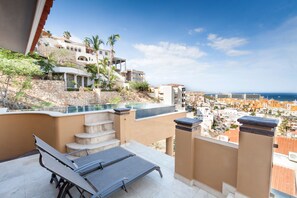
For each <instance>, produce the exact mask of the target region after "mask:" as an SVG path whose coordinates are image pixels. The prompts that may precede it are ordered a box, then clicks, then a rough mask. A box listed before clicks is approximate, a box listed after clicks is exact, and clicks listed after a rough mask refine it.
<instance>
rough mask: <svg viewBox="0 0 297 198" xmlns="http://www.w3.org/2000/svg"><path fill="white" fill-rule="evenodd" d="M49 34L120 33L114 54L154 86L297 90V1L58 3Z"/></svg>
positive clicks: (115, 0)
mask: <svg viewBox="0 0 297 198" xmlns="http://www.w3.org/2000/svg"><path fill="white" fill-rule="evenodd" d="M45 29H47V30H50V31H51V32H52V33H53V34H54V35H62V34H63V32H64V31H66V30H68V31H70V32H71V34H72V36H73V38H72V39H74V40H77V41H79V40H82V39H83V38H84V37H87V36H91V35H96V34H98V35H99V36H100V37H101V38H102V39H103V40H106V38H107V37H108V36H109V35H111V34H114V33H118V34H120V35H121V39H120V41H119V42H118V43H117V45H116V48H115V50H116V56H119V57H122V58H126V59H127V66H128V68H130V69H138V70H143V71H144V72H145V73H146V77H147V80H148V82H149V83H150V84H152V85H155V86H157V85H160V84H166V83H181V84H184V85H185V86H186V87H187V88H188V89H189V90H197V91H206V92H297V1H295V0H290V1H289V0H261V1H260V0H248V1H246V0H245V1H244V0H228V1H223V0H207V1H202V0H199V1H198V0H196V1H195V0H193V1H187V0H179V1H178V0H141V1H140V0H109V1H103V0H88V1H84V0H80V1H79V0H74V1H73V0H56V1H54V5H53V8H52V10H51V13H50V15H49V17H48V20H47V22H46V25H45ZM103 48H107V47H105V46H104V47H103Z"/></svg>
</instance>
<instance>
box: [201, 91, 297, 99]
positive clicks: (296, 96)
mask: <svg viewBox="0 0 297 198" xmlns="http://www.w3.org/2000/svg"><path fill="white" fill-rule="evenodd" d="M212 94H215V93H206V95H212ZM233 94H259V95H261V96H262V97H263V98H265V99H268V100H271V99H273V100H278V101H295V100H296V101H297V93H271V92H270V93H269V92H267V93H266V92H265V93H264V92H233Z"/></svg>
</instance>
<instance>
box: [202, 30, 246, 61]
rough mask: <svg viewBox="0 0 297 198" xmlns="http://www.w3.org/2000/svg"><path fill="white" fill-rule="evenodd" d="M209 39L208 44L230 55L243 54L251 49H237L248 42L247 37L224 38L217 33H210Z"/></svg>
mask: <svg viewBox="0 0 297 198" xmlns="http://www.w3.org/2000/svg"><path fill="white" fill-rule="evenodd" d="M207 39H208V40H209V41H210V42H209V43H208V46H210V47H212V48H214V49H216V50H220V51H222V52H224V53H225V54H226V55H228V56H241V55H246V54H249V53H250V52H249V51H245V50H237V49H235V48H238V47H241V46H243V45H245V44H247V43H248V41H247V40H246V39H245V38H238V37H231V38H223V37H219V36H217V35H216V34H209V35H208V36H207Z"/></svg>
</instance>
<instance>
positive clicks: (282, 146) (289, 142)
mask: <svg viewBox="0 0 297 198" xmlns="http://www.w3.org/2000/svg"><path fill="white" fill-rule="evenodd" d="M275 140H276V143H277V144H278V148H276V149H275V150H274V152H276V153H281V154H284V155H288V154H289V152H297V139H293V138H287V137H280V136H279V137H276V138H275Z"/></svg>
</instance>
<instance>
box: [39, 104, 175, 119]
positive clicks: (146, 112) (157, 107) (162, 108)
mask: <svg viewBox="0 0 297 198" xmlns="http://www.w3.org/2000/svg"><path fill="white" fill-rule="evenodd" d="M115 108H130V109H136V114H135V117H136V119H139V118H145V117H151V116H156V115H160V114H165V113H172V112H175V106H170V105H164V104H160V103H128V104H103V105H102V104H100V105H99V104H96V105H86V106H68V107H48V108H44V109H42V110H43V111H56V112H61V113H65V114H71V113H82V112H91V111H102V110H109V109H115Z"/></svg>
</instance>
